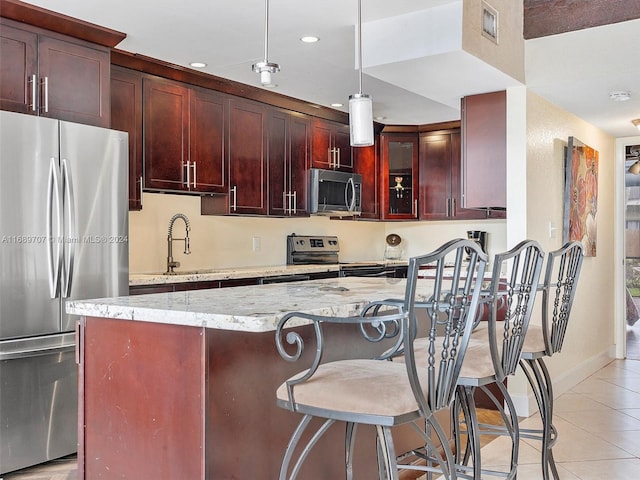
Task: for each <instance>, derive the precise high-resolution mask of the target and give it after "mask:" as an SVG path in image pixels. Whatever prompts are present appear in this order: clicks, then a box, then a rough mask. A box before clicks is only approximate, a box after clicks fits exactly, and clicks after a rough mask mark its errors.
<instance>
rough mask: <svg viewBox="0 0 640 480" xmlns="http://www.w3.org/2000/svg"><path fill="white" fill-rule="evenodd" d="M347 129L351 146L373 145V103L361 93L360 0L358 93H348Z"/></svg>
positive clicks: (360, 21)
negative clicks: (349, 133)
mask: <svg viewBox="0 0 640 480" xmlns="http://www.w3.org/2000/svg"><path fill="white" fill-rule="evenodd" d="M349 131H350V132H351V146H352V147H368V146H370V145H373V105H372V101H371V97H370V96H369V95H367V94H366V93H362V0H358V93H354V94H353V95H349Z"/></svg>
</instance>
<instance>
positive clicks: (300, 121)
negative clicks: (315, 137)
mask: <svg viewBox="0 0 640 480" xmlns="http://www.w3.org/2000/svg"><path fill="white" fill-rule="evenodd" d="M267 139H268V140H267V141H268V159H269V181H268V187H269V215H279V216H280V215H281V216H306V215H309V212H308V200H307V184H308V181H309V180H308V170H309V154H310V150H311V122H310V119H309V117H308V116H306V115H303V114H297V113H294V112H288V111H286V110H282V109H277V108H270V109H268V131H267Z"/></svg>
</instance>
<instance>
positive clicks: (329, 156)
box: [327, 147, 333, 168]
mask: <svg viewBox="0 0 640 480" xmlns="http://www.w3.org/2000/svg"><path fill="white" fill-rule="evenodd" d="M327 163H328V164H329V168H331V167H332V166H333V148H331V147H329V148H327Z"/></svg>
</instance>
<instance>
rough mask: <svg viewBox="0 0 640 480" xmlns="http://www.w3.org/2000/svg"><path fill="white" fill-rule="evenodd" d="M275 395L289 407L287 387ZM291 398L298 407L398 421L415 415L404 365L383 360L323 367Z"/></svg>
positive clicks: (296, 389)
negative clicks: (396, 418) (409, 415)
mask: <svg viewBox="0 0 640 480" xmlns="http://www.w3.org/2000/svg"><path fill="white" fill-rule="evenodd" d="M305 373H306V371H305V372H301V373H299V374H297V375H296V376H294V377H293V378H296V377H300V376H302V375H304V374H305ZM276 395H277V398H278V400H280V401H281V402H285V403H286V404H288V402H289V394H288V392H287V386H286V383H283V384H282V385H280V387H279V388H278V390H277V392H276ZM293 396H294V399H295V403H296V404H297V406H298V407H300V406H301V405H304V406H306V407H311V408H319V409H326V410H332V411H338V412H345V413H354V414H358V415H376V416H388V417H398V416H402V415H405V414H410V413H413V412H417V411H418V403H417V402H416V399H415V396H414V394H413V391H412V390H411V385H410V384H409V380H408V378H407V370H406V367H405V365H404V363H400V362H389V361H384V360H369V359H354V360H340V361H337V362H330V363H325V364H322V365H320V366H319V367H318V369H317V370H316V372H315V373H314V375H313V376H312V377H311V378H310V379H309V380H307V381H306V382H303V383H300V384H298V385H295V386H294V387H293Z"/></svg>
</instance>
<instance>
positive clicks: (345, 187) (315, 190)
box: [309, 168, 362, 216]
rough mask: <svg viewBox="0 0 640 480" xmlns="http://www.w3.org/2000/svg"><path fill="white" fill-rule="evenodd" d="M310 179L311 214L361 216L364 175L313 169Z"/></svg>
mask: <svg viewBox="0 0 640 480" xmlns="http://www.w3.org/2000/svg"><path fill="white" fill-rule="evenodd" d="M310 179H311V185H310V186H309V205H310V213H315V214H320V215H322V214H324V215H336V216H339V215H342V216H346V215H360V212H361V207H360V200H361V194H362V175H360V174H357V173H347V172H338V171H336V170H322V169H319V168H312V169H311V175H310Z"/></svg>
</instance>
